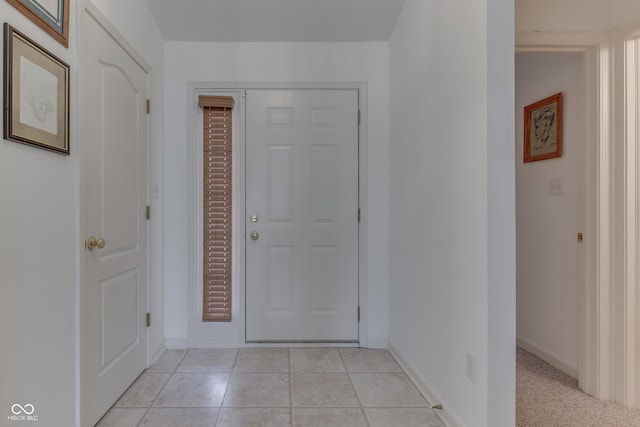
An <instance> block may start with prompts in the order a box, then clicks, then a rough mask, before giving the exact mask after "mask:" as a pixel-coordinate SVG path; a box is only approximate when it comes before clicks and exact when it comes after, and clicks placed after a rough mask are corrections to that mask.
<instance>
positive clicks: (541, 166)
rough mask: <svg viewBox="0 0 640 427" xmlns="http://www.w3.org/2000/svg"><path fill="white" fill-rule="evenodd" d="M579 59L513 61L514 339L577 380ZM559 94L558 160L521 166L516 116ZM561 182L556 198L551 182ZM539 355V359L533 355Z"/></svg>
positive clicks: (520, 125)
mask: <svg viewBox="0 0 640 427" xmlns="http://www.w3.org/2000/svg"><path fill="white" fill-rule="evenodd" d="M581 74H582V54H580V53H556V54H519V55H517V56H516V139H515V141H516V159H515V161H516V188H517V190H516V194H517V197H516V200H517V204H516V206H517V207H516V218H517V336H518V339H519V340H521V341H522V342H523V344H525V345H524V347H525V348H526V347H528V346H530V347H532V348H531V350H533V351H534V352H536V353H538V354H539V355H540V356H542V357H543V358H545V359H546V360H548V361H549V362H551V363H553V364H554V365H556V366H557V367H559V368H560V369H563V370H564V371H567V373H569V374H571V375H573V376H576V375H577V369H578V297H579V294H578V249H579V247H578V245H579V244H578V243H577V241H576V234H577V233H578V232H579V231H583V230H582V229H581V228H580V224H581V221H580V216H579V215H580V213H579V212H580V210H579V204H580V203H581V200H580V193H579V192H580V190H581V188H582V182H581V180H580V155H581V153H582V150H583V148H582V147H581V146H580V142H581V140H580V126H581V120H582V115H581V114H582V113H581V111H582V102H583V99H582V94H581V92H582V91H581V84H582V79H581ZM558 92H562V93H563V104H564V105H563V155H562V157H561V158H557V159H549V160H543V161H538V162H531V163H523V161H522V158H523V126H524V116H523V113H522V112H523V109H524V107H525V106H526V105H529V104H532V103H534V102H536V101H539V100H540V99H543V98H546V97H548V96H551V95H553V94H555V93H558ZM551 179H562V180H563V186H564V190H563V193H564V194H563V195H551V194H550V180H551ZM540 353H541V354H540Z"/></svg>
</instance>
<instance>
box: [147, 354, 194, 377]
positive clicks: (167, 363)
mask: <svg viewBox="0 0 640 427" xmlns="http://www.w3.org/2000/svg"><path fill="white" fill-rule="evenodd" d="M185 354H187V351H186V350H165V352H164V353H162V356H160V357H159V358H158V360H157V361H156V363H154V364H153V365H151V366H150V367H149V368H148V369H147V370H146V371H145V372H146V373H164V372H168V373H173V372H175V370H176V368H177V367H178V365H179V364H180V362H182V359H183V358H184V356H185Z"/></svg>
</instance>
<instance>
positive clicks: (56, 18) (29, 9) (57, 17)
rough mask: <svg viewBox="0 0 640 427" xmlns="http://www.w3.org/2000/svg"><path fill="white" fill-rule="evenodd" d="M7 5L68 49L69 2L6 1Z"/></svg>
mask: <svg viewBox="0 0 640 427" xmlns="http://www.w3.org/2000/svg"><path fill="white" fill-rule="evenodd" d="M7 3H9V4H10V5H12V6H13V7H15V8H16V9H18V10H19V11H20V12H22V13H23V14H24V15H25V16H27V17H28V18H29V19H31V20H32V21H33V22H35V23H36V24H38V26H39V27H40V28H42V29H43V30H44V31H46V32H47V33H49V35H51V37H53V38H54V39H56V40H58V41H59V42H60V43H62V45H63V46H64V47H69V0H7Z"/></svg>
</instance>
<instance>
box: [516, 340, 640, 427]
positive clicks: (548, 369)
mask: <svg viewBox="0 0 640 427" xmlns="http://www.w3.org/2000/svg"><path fill="white" fill-rule="evenodd" d="M516 361H517V364H516V366H517V368H516V425H517V426H522V427H525V426H526V427H542V426H544V427H556V426H557V427H565V426H566V427H574V426H575V427H587V426H593V427H606V426H624V427H631V426H640V410H638V409H629V408H626V407H624V406H622V405H620V404H618V403H614V402H606V401H602V400H598V399H595V398H593V397H591V396H589V395H587V394H584V393H582V392H581V391H580V390H579V389H578V381H577V380H575V379H573V378H571V377H570V376H568V375H567V374H565V373H564V372H562V371H560V370H558V369H556V368H554V367H553V366H551V365H549V364H548V363H546V362H544V361H542V360H540V359H539V358H537V357H536V356H534V355H532V354H531V353H528V352H526V351H525V350H522V349H520V348H518V351H517V359H516Z"/></svg>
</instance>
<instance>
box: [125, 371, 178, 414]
mask: <svg viewBox="0 0 640 427" xmlns="http://www.w3.org/2000/svg"><path fill="white" fill-rule="evenodd" d="M169 377H171V374H142V375H140V376H139V377H138V379H137V380H136V381H135V382H134V383H133V384H131V387H129V389H128V390H127V391H126V392H125V393H124V394H123V395H122V397H120V399H118V401H117V402H116V404H115V405H114V406H118V407H149V406H151V404H152V403H153V401H154V400H155V398H156V397H158V393H160V390H162V387H164V385H165V384H166V383H167V381H168V380H169Z"/></svg>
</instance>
